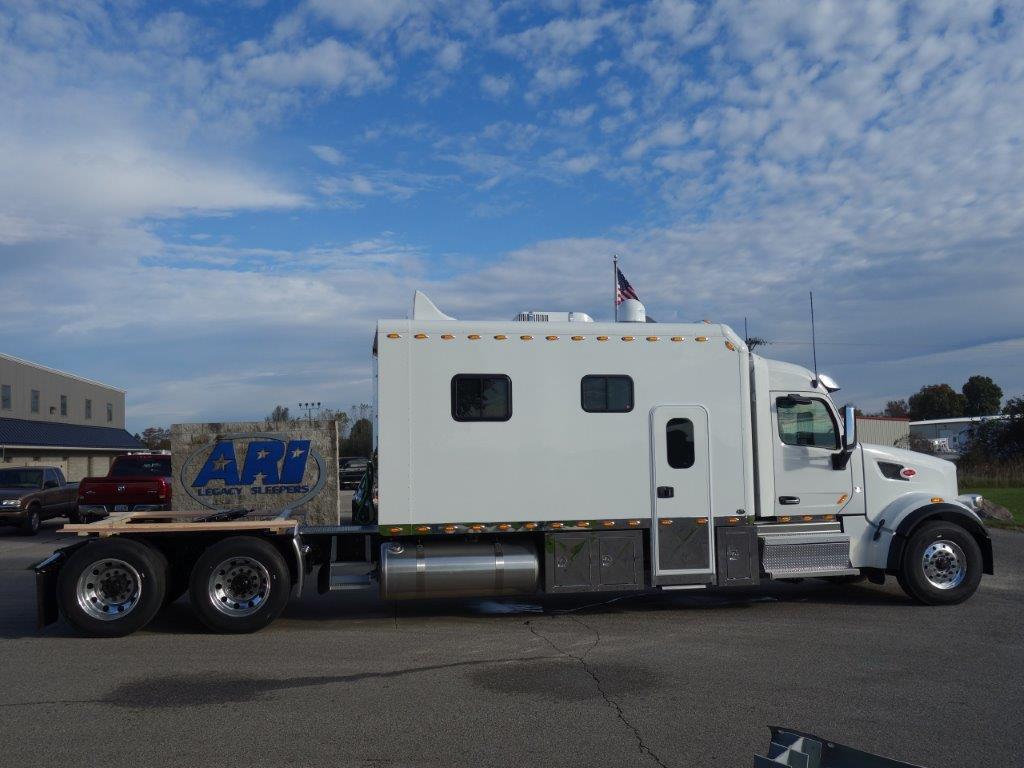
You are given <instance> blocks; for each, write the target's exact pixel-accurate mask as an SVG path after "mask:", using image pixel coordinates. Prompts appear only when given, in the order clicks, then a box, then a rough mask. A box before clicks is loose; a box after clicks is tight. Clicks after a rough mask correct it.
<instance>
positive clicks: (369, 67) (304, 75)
mask: <svg viewBox="0 0 1024 768" xmlns="http://www.w3.org/2000/svg"><path fill="white" fill-rule="evenodd" d="M243 72H244V76H245V77H246V78H247V79H250V80H256V81H261V82H265V83H268V84H271V85H275V86H281V87H303V86H312V87H318V88H329V89H335V88H340V89H342V90H343V91H345V92H346V93H350V94H352V95H359V94H362V93H365V92H366V91H367V90H371V89H373V88H376V87H379V86H382V85H385V84H386V83H387V82H388V80H389V78H388V76H387V74H386V73H385V72H384V69H383V68H382V67H381V65H380V64H379V63H378V62H377V61H376V60H374V58H373V57H372V56H370V55H369V54H367V53H365V52H364V51H361V50H358V49H356V48H353V47H352V46H350V45H346V44H344V43H340V42H338V41H337V40H334V39H331V38H328V39H327V40H322V41H321V42H319V43H317V44H316V45H312V46H309V47H306V48H299V49H297V50H294V51H274V52H272V53H264V54H260V55H258V56H254V57H252V58H250V59H248V60H247V61H245V63H244V65H243Z"/></svg>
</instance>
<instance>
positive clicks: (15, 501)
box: [0, 499, 21, 507]
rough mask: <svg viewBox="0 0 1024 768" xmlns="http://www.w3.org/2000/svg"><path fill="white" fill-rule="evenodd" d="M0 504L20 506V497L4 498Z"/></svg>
mask: <svg viewBox="0 0 1024 768" xmlns="http://www.w3.org/2000/svg"><path fill="white" fill-rule="evenodd" d="M0 506H3V507H20V506H21V499H4V500H3V501H0Z"/></svg>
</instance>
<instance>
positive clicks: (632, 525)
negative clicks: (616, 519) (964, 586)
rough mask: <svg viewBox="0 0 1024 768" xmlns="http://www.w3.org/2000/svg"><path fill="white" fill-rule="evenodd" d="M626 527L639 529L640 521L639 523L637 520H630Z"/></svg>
mask: <svg viewBox="0 0 1024 768" xmlns="http://www.w3.org/2000/svg"><path fill="white" fill-rule="evenodd" d="M627 525H628V526H629V527H630V528H639V527H640V521H639V520H630V521H629V522H628V523H627Z"/></svg>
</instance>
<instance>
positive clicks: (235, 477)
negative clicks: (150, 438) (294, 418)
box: [171, 421, 339, 525]
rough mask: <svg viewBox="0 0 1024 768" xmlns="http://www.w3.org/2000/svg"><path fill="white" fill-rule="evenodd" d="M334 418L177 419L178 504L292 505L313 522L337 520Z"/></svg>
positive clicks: (263, 508)
mask: <svg viewBox="0 0 1024 768" xmlns="http://www.w3.org/2000/svg"><path fill="white" fill-rule="evenodd" d="M337 445H338V432H337V424H336V423H335V422H334V421H319V422H312V423H303V424H301V425H296V424H287V425H286V424H266V423H262V422H255V423H234V424H175V425H173V426H172V427H171V453H172V455H171V466H172V471H173V473H174V480H173V483H174V485H173V489H172V493H173V499H174V501H173V503H174V507H175V509H203V508H206V509H212V510H225V509H237V508H246V509H252V510H254V513H255V514H258V515H261V516H262V515H273V514H278V513H280V512H281V511H283V510H285V509H291V510H293V516H294V517H296V518H297V519H303V520H305V521H306V523H308V524H312V525H332V524H337V522H338V521H339V495H338V450H337Z"/></svg>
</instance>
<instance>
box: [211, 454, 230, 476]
mask: <svg viewBox="0 0 1024 768" xmlns="http://www.w3.org/2000/svg"><path fill="white" fill-rule="evenodd" d="M230 463H231V459H225V458H224V457H223V456H221V457H220V458H219V459H217V460H216V461H215V462H213V468H214V469H216V470H217V471H218V472H223V471H224V467H226V466H227V465H228V464H230Z"/></svg>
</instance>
